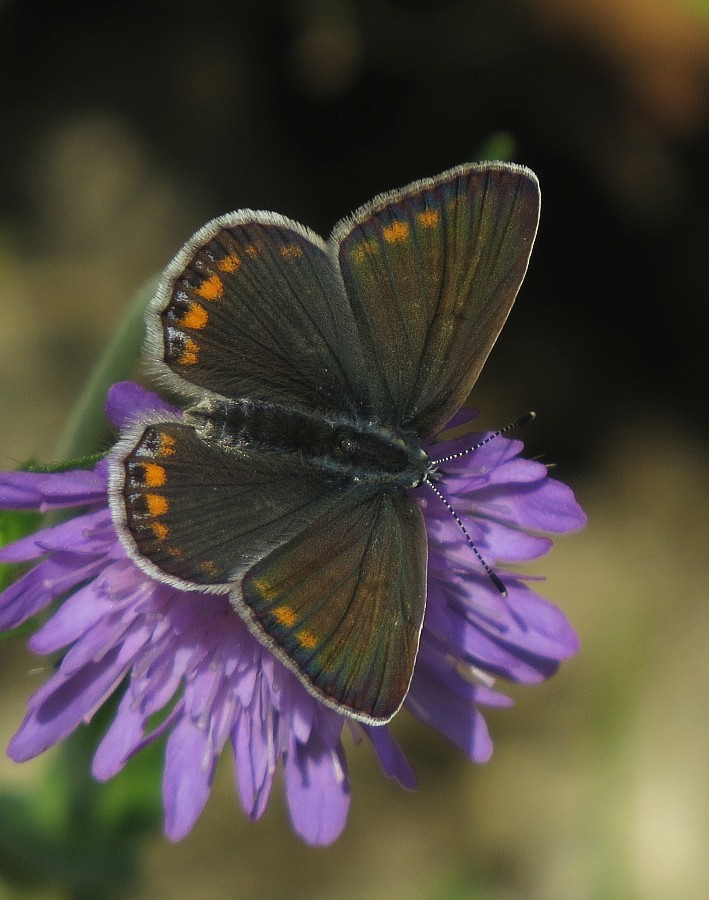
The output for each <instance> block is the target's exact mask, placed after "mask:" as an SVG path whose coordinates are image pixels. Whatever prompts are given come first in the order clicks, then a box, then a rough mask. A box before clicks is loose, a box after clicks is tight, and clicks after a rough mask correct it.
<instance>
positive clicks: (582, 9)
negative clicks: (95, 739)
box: [0, 0, 709, 900]
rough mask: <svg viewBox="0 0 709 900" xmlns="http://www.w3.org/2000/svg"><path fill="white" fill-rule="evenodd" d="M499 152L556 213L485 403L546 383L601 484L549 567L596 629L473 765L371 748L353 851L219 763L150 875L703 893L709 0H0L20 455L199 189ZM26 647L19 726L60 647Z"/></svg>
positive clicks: (314, 183)
mask: <svg viewBox="0 0 709 900" xmlns="http://www.w3.org/2000/svg"><path fill="white" fill-rule="evenodd" d="M500 155H502V156H509V158H512V159H514V160H515V161H517V162H521V163H524V164H526V165H528V166H530V167H531V168H533V169H534V170H535V171H536V172H537V174H538V175H539V178H540V181H541V185H542V196H543V205H542V220H541V227H540V232H539V237H538V240H537V245H536V249H535V251H534V255H533V258H532V263H531V267H530V270H529V275H528V278H527V281H526V282H525V285H524V287H523V289H522V293H521V295H520V298H519V300H518V304H517V306H516V307H515V309H514V311H513V314H512V316H511V318H510V321H509V323H508V325H507V327H506V329H505V332H504V333H503V335H502V337H501V338H500V340H499V342H498V344H497V346H496V348H495V351H494V352H493V355H492V356H491V358H490V360H489V363H488V365H487V367H486V370H485V372H484V374H483V376H482V377H481V379H480V382H479V384H478V386H477V388H476V390H475V392H474V394H473V397H472V401H471V402H473V403H474V404H475V405H477V406H479V407H480V408H481V409H482V411H483V424H484V425H486V426H488V425H498V424H501V423H504V422H506V421H508V420H510V419H512V418H514V417H515V416H517V415H518V414H520V413H521V412H523V411H525V410H527V409H535V410H536V411H537V412H538V413H539V418H538V419H537V421H536V422H535V423H534V424H533V425H532V426H528V427H527V428H526V430H525V433H524V435H523V437H524V439H525V441H526V442H527V444H528V448H529V452H530V453H531V454H534V455H537V454H539V455H542V457H543V458H544V459H545V460H546V461H550V462H555V463H556V471H557V473H558V475H559V477H561V478H562V479H563V480H565V481H568V482H569V483H571V484H572V486H573V487H574V488H575V490H576V491H577V494H578V496H579V498H580V500H581V501H582V503H583V504H584V506H585V507H586V508H587V510H588V512H589V514H590V524H589V527H588V529H587V531H586V532H584V534H582V535H580V536H577V537H570V538H565V539H563V540H561V541H559V546H557V548H556V549H555V551H554V552H553V553H552V556H551V557H550V558H549V560H545V561H542V563H540V564H539V566H537V567H536V569H535V571H538V572H540V573H541V572H544V573H547V574H548V575H549V578H548V580H547V583H546V585H545V586H543V587H542V590H543V591H544V593H545V594H546V595H547V596H549V597H550V598H551V599H553V600H554V601H555V602H557V603H558V604H559V605H560V606H562V608H563V609H564V610H565V611H566V613H567V614H568V615H569V617H570V618H571V620H572V622H573V623H574V624H575V626H576V627H577V629H578V630H579V632H580V634H581V637H582V640H583V643H584V648H583V650H582V652H581V654H580V655H579V657H578V658H577V659H576V660H574V661H572V662H571V663H569V664H567V665H566V666H564V667H562V669H561V672H560V673H559V674H558V675H557V676H556V678H555V679H554V680H552V682H550V683H549V684H547V685H544V686H542V687H539V688H535V689H533V690H530V689H525V690H521V689H514V688H513V689H511V693H512V694H513V695H514V696H515V698H516V699H517V701H518V703H517V705H516V707H515V708H514V709H513V710H511V711H510V710H507V711H500V712H496V713H494V714H492V715H490V716H489V720H490V723H491V729H492V732H493V737H494V738H495V740H496V753H495V755H494V756H493V759H492V761H491V762H490V763H489V764H488V765H487V766H485V767H483V768H479V769H475V768H473V767H472V765H470V764H469V763H468V762H467V760H465V759H464V758H463V757H462V756H461V754H459V753H458V752H457V751H456V750H454V749H453V748H451V747H450V746H448V745H447V744H446V743H445V741H444V740H443V739H442V738H439V737H438V736H437V735H435V734H431V733H428V732H425V730H424V729H423V727H421V726H418V725H417V724H415V723H413V722H412V721H410V720H406V719H405V717H404V716H402V717H400V718H401V719H402V721H401V722H399V721H397V730H398V733H399V735H400V738H401V741H402V743H403V744H404V746H405V749H406V751H407V753H408V754H409V755H410V757H411V759H412V760H413V762H414V763H415V765H416V767H417V770H418V772H419V776H420V781H421V787H420V789H419V791H418V793H417V794H415V795H408V794H405V793H404V792H403V791H401V790H400V789H398V788H397V787H395V786H393V785H391V784H389V783H388V782H386V781H385V779H384V776H383V775H381V774H380V772H379V771H378V770H377V766H376V764H375V763H374V762H373V760H372V756H373V754H371V753H369V752H368V751H367V750H366V749H365V748H354V749H353V750H352V752H351V753H350V760H351V764H352V769H353V788H354V801H353V806H352V813H351V820H350V825H349V827H348V830H347V831H346V832H345V835H344V836H343V838H342V839H341V840H340V841H339V843H338V844H337V845H336V846H335V847H334V848H333V849H331V850H327V851H318V852H315V851H312V850H308V849H307V848H304V847H303V846H301V845H300V844H299V843H298V842H297V840H296V839H295V838H293V837H292V836H291V835H290V833H289V830H288V826H287V822H286V813H285V810H284V807H283V804H282V801H281V800H280V799H278V797H277V798H275V800H274V802H273V803H272V805H271V808H270V809H269V810H268V812H267V814H266V816H265V818H264V820H263V822H262V823H260V824H258V825H255V826H254V825H250V824H247V823H246V821H245V819H244V816H243V815H242V813H241V812H240V811H239V810H238V809H237V807H236V802H235V800H234V798H233V789H232V773H231V770H230V766H229V765H228V764H225V765H224V766H223V767H222V772H221V775H220V779H219V780H218V784H217V787H216V789H215V792H214V795H213V797H212V799H211V801H210V804H209V806H208V808H207V812H206V813H205V815H204V816H203V818H202V820H201V821H200V823H199V825H198V827H197V828H196V829H195V832H194V834H193V835H191V836H190V837H189V838H188V839H187V840H186V841H185V842H183V844H182V845H180V846H178V847H173V846H170V845H168V844H166V843H165V842H164V841H163V840H162V839H160V838H157V837H156V838H155V839H154V840H153V841H151V842H149V844H148V854H147V859H146V861H145V866H144V869H143V876H142V877H143V880H142V886H141V887H140V891H139V894H138V896H140V897H141V898H162V897H175V896H180V897H182V896H184V897H194V898H202V897H204V898H207V897H209V898H215V897H216V898H222V897H224V898H230V897H237V896H238V897H254V898H259V900H260V898H277V897H282V896H289V897H292V898H332V897H336V898H353V900H354V898H360V897H365V896H366V897H367V898H374V900H377V898H382V900H384V898H394V900H397V898H415V900H419V898H420V900H476V898H495V900H497V898H500V900H508V898H526V897H534V898H537V897H538V898H544V900H546V898H552V900H553V898H560V900H561V898H564V900H577V898H578V900H586V898H589V900H596V898H602V900H605V898H608V900H615V898H618V900H625V898H639V900H646V898H647V900H655V898H658V900H659V898H663V900H664V898H674V897H678V898H682V900H694V898H696V900H701V898H705V897H706V896H708V895H709V858H708V857H707V854H706V849H705V848H706V845H707V839H708V838H709V777H708V772H707V762H706V761H707V755H708V754H709V720H708V717H707V711H706V694H707V687H709V677H708V675H709V672H708V671H707V665H708V664H707V661H706V659H707V653H706V647H707V643H708V642H709V612H708V610H707V603H706V598H707V589H708V588H709V562H708V558H709V555H708V554H707V552H706V547H707V537H708V535H709V525H708V524H707V520H708V516H707V514H708V513H709V490H708V488H707V472H708V471H709V470H708V468H707V462H708V457H709V453H708V448H707V438H708V437H709V435H708V434H707V416H706V412H705V407H706V393H707V377H706V366H707V353H706V351H705V339H704V335H705V332H706V328H707V319H708V317H709V314H708V312H707V310H708V309H709V304H708V303H707V292H708V280H709V279H708V278H707V263H706V261H707V257H708V249H709V205H708V204H709V178H708V176H707V159H708V157H709V2H707V0H457V2H446V0H440V2H424V0H329V2H328V0H255V2H252V3H247V2H241V0H201V2H199V3H197V2H188V0H169V2H168V0H163V2H159V0H142V2H125V0H124V2H118V0H104V2H101V3H95V4H93V5H90V4H89V5H87V4H86V3H85V2H82V3H76V2H64V3H61V4H55V3H53V4H45V3H40V2H30V0H25V2H21V0H0V379H1V383H2V385H3V389H2V391H1V392H0V413H1V418H2V422H3V432H2V435H1V436H0V456H1V458H2V465H3V467H12V466H13V465H15V463H17V462H20V461H22V460H25V459H27V458H29V457H35V458H39V459H44V460H50V459H52V454H53V452H54V448H55V446H56V442H57V440H58V436H59V433H60V431H61V428H62V423H63V422H64V420H65V419H66V417H67V414H68V412H69V410H70V409H71V406H72V404H73V402H74V401H75V399H76V397H77V395H78V392H79V390H80V387H81V385H82V383H83V382H84V380H85V378H86V377H87V375H88V374H89V372H90V371H91V369H92V366H93V365H94V364H95V362H96V360H97V359H98V357H99V356H100V354H101V351H102V349H103V347H104V346H105V345H106V344H107V343H108V341H109V339H110V337H111V334H112V333H113V332H114V330H115V328H116V326H117V325H118V323H119V322H120V321H121V319H122V317H123V316H124V315H125V312H126V309H127V307H128V304H129V302H130V300H131V298H132V297H133V296H134V295H135V293H136V291H137V290H138V289H139V288H140V286H141V284H142V283H143V282H144V280H145V279H147V278H149V277H151V276H152V275H154V274H155V273H157V272H158V271H159V270H160V269H161V268H162V267H163V266H164V265H165V264H166V263H167V262H168V260H169V259H170V258H171V257H172V255H173V254H174V253H175V252H176V251H177V249H178V248H179V246H180V245H181V244H182V243H183V242H184V241H185V240H186V239H187V238H188V237H189V236H190V235H191V234H192V232H193V231H194V230H196V228H197V227H199V226H200V225H201V224H202V223H203V222H205V221H206V220H207V219H209V218H211V217H213V216H215V215H218V214H220V213H223V212H226V211H229V210H232V209H236V208H239V207H254V208H260V209H273V210H276V211H278V212H280V213H283V214H285V215H288V216H291V217H292V218H295V219H297V220H299V221H302V222H304V223H305V224H307V225H309V226H311V227H312V228H314V229H315V230H316V231H319V232H320V233H323V234H327V233H328V232H329V230H330V228H331V227H332V225H333V224H334V223H335V221H336V220H337V219H338V218H340V217H341V216H343V215H345V214H347V213H348V212H349V211H351V210H352V209H353V208H354V207H356V206H358V205H359V204H361V203H363V202H365V201H366V200H368V199H370V198H371V197H372V196H373V195H374V194H376V193H378V192H380V191H382V190H387V189H390V188H394V187H400V186H403V185H404V184H406V183H407V182H408V181H411V180H413V179H416V178H420V177H424V176H429V175H435V174H437V173H438V172H439V171H441V170H443V169H445V168H448V167H450V166H453V165H457V164H459V163H462V162H465V161H468V160H473V159H478V158H481V157H482V158H490V157H497V156H500ZM5 655H6V657H7V659H8V660H9V664H8V665H4V666H3V669H5V671H4V673H3V675H2V682H1V684H2V690H3V697H4V698H6V702H4V703H3V714H2V718H1V720H0V725H1V733H0V737H2V738H3V742H4V743H5V744H6V742H7V739H8V738H9V736H10V735H11V734H12V732H13V730H14V728H15V727H16V726H17V724H18V722H19V720H20V718H21V715H22V706H23V703H24V699H25V698H26V696H27V695H28V694H29V692H30V691H31V690H32V689H33V688H34V687H35V686H36V684H38V683H39V680H38V678H37V676H36V675H33V674H32V672H33V668H32V667H33V666H36V665H37V662H36V660H34V659H33V658H32V657H31V656H29V655H28V654H26V653H25V651H24V650H23V649H22V647H21V645H20V644H18V645H17V646H16V647H13V648H11V649H9V650H7V651H6V653H5ZM40 664H41V663H40ZM40 680H41V679H40ZM43 765H45V762H44V761H42V760H40V761H37V762H36V763H33V764H29V765H27V766H24V767H15V766H12V765H11V764H10V763H9V762H5V763H2V764H1V765H0V778H2V779H4V780H5V781H6V782H10V783H13V784H22V783H24V782H27V783H28V784H30V783H31V782H32V779H33V778H36V777H39V774H38V773H41V771H42V766H43ZM0 827H1V826H0ZM1 880H2V872H0V898H4V897H5V896H8V897H14V896H15V894H14V893H13V892H12V890H13V889H11V888H10V887H7V888H6V889H5V890H7V892H8V893H7V894H5V893H3V890H4V889H3V888H2V886H1ZM41 896H43V897H44V896H47V897H54V896H61V892H60V891H57V893H56V894H54V893H46V894H45V893H43V894H42V895H41Z"/></svg>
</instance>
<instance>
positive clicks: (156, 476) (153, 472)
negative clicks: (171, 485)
mask: <svg viewBox="0 0 709 900" xmlns="http://www.w3.org/2000/svg"><path fill="white" fill-rule="evenodd" d="M143 469H144V471H145V476H144V477H145V483H146V484H147V486H148V487H160V486H161V485H163V484H165V482H166V481H167V472H166V471H165V469H164V468H163V467H162V466H159V465H158V464H157V463H144V465H143Z"/></svg>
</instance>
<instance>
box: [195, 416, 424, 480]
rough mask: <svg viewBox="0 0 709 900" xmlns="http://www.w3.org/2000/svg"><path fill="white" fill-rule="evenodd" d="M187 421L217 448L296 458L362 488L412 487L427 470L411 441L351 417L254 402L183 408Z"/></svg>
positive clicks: (400, 434)
mask: <svg viewBox="0 0 709 900" xmlns="http://www.w3.org/2000/svg"><path fill="white" fill-rule="evenodd" d="M187 420H188V421H189V422H190V423H191V424H193V425H194V427H195V429H196V431H197V434H198V435H199V436H200V437H201V438H202V439H203V440H205V441H207V442H209V443H217V444H219V446H220V447H222V448H223V449H226V448H230V447H231V448H234V449H235V450H236V449H238V448H239V447H244V446H248V447H250V448H252V449H255V448H258V447H259V446H261V447H263V448H264V449H265V450H269V451H273V450H277V451H282V452H283V453H284V454H297V455H298V456H299V457H301V459H302V460H303V465H304V466H305V467H306V468H309V469H312V468H315V469H317V470H319V471H321V472H322V474H323V477H325V478H330V479H332V480H334V481H338V480H340V481H341V480H342V479H345V481H347V482H349V483H355V484H359V485H361V486H363V487H365V486H370V487H372V488H377V489H386V488H387V487H390V488H391V489H396V488H402V487H413V486H415V485H416V484H418V483H420V481H421V479H422V478H423V476H424V474H425V473H426V471H427V470H428V466H429V461H428V457H427V456H426V454H425V453H424V451H423V450H421V448H420V447H419V446H418V444H417V443H416V441H415V440H414V439H413V438H411V437H409V436H408V435H405V434H403V433H399V432H398V431H397V430H395V429H393V428H389V427H386V426H384V425H380V424H378V423H376V422H373V421H369V420H364V419H361V418H359V417H357V416H349V415H343V414H339V413H332V414H325V413H318V412H313V411H311V410H305V409H301V408H299V407H296V406H285V405H282V404H274V403H267V402H264V401H259V400H209V401H204V402H202V403H200V404H199V405H198V406H195V407H193V408H192V409H191V410H189V411H188V413H187Z"/></svg>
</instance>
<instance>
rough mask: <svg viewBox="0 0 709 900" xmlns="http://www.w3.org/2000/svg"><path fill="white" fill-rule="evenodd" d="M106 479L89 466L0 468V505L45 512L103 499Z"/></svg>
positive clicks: (4, 507) (97, 501)
mask: <svg viewBox="0 0 709 900" xmlns="http://www.w3.org/2000/svg"><path fill="white" fill-rule="evenodd" d="M105 500H106V480H105V479H104V478H102V477H101V475H100V474H98V473H97V472H94V471H91V470H90V469H74V470H72V471H69V472H0V508H2V509H37V510H39V511H40V512H47V511H48V510H50V509H62V508H64V507H67V506H79V505H84V504H90V503H104V502H105Z"/></svg>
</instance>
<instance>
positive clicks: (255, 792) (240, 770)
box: [231, 693, 277, 820]
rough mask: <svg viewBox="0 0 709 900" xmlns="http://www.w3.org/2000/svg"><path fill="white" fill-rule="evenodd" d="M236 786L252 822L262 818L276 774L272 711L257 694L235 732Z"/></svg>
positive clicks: (232, 741)
mask: <svg viewBox="0 0 709 900" xmlns="http://www.w3.org/2000/svg"><path fill="white" fill-rule="evenodd" d="M231 743H232V747H233V749H234V763H235V765H236V784H237V788H238V791H239V797H240V799H241V805H242V806H243V808H244V811H245V812H246V814H247V815H248V817H249V818H250V819H253V820H255V819H259V818H260V817H261V816H262V815H263V812H264V810H265V809H266V805H267V804H268V798H269V796H270V794H271V787H272V785H273V777H274V775H275V773H276V761H277V756H276V746H275V744H276V739H275V735H274V720H273V708H272V706H271V704H270V703H263V704H262V702H261V698H260V695H259V694H258V693H257V695H256V697H255V698H254V702H253V704H252V706H251V708H250V709H248V710H247V709H243V708H242V710H241V713H240V715H239V717H238V718H237V720H236V723H235V725H234V728H233V730H232V736H231Z"/></svg>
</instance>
